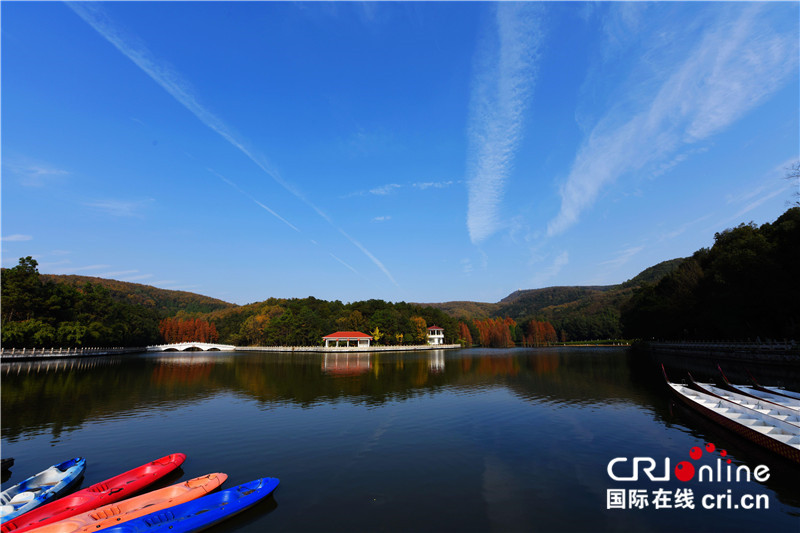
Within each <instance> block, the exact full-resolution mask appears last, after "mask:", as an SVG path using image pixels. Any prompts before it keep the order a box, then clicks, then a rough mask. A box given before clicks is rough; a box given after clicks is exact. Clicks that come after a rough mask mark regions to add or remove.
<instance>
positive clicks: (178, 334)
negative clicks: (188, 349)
mask: <svg viewBox="0 0 800 533" xmlns="http://www.w3.org/2000/svg"><path fill="white" fill-rule="evenodd" d="M158 331H159V333H161V337H162V338H163V339H164V342H167V343H176V342H217V341H218V340H219V334H218V333H217V328H216V326H214V324H213V323H212V322H207V321H205V320H202V319H199V318H189V319H181V318H165V319H163V320H161V322H159V325H158Z"/></svg>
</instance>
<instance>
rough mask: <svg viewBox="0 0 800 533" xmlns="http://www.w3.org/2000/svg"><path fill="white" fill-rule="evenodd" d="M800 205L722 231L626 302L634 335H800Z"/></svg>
mask: <svg viewBox="0 0 800 533" xmlns="http://www.w3.org/2000/svg"><path fill="white" fill-rule="evenodd" d="M798 272H800V207H793V208H790V209H789V210H787V211H786V212H785V213H784V214H783V215H781V216H780V217H779V218H778V219H777V220H776V221H775V222H773V223H766V224H763V225H762V226H760V227H759V226H757V225H755V224H753V223H750V224H741V225H739V226H737V227H735V228H732V229H728V230H725V231H722V232H720V233H717V234H716V235H715V236H714V245H713V246H712V247H711V248H702V249H700V250H698V251H697V252H695V253H694V254H693V255H692V256H691V257H688V258H686V259H685V260H683V261H682V262H681V263H680V265H679V266H678V268H677V269H676V270H674V271H673V272H671V273H670V274H668V275H666V276H665V277H663V278H662V279H661V280H660V281H659V282H657V283H650V284H645V285H643V286H642V287H641V288H640V289H638V290H637V291H636V292H635V293H634V295H633V296H632V298H631V299H630V300H629V301H628V302H627V303H626V304H625V305H624V306H623V309H622V323H623V325H624V328H625V334H626V335H627V336H629V337H631V338H645V339H649V338H660V339H686V340H700V339H731V340H733V339H740V340H748V339H749V340H751V341H755V340H757V339H759V338H760V339H762V340H765V339H767V338H771V339H787V338H794V339H798V338H800V276H799V275H798Z"/></svg>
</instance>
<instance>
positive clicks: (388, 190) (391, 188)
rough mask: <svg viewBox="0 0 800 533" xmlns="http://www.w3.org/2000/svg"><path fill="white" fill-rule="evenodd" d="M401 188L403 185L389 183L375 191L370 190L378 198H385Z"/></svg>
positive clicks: (376, 188)
mask: <svg viewBox="0 0 800 533" xmlns="http://www.w3.org/2000/svg"><path fill="white" fill-rule="evenodd" d="M400 187H402V185H399V184H397V183H389V184H388V185H382V186H380V187H375V188H374V189H370V190H369V193H370V194H375V195H378V196H385V195H387V194H392V193H393V192H395V191H396V190H397V189H399V188H400Z"/></svg>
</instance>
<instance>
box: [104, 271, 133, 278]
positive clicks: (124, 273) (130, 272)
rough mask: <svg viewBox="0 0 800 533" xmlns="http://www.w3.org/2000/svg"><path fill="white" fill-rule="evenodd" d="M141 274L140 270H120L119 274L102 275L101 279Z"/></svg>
mask: <svg viewBox="0 0 800 533" xmlns="http://www.w3.org/2000/svg"><path fill="white" fill-rule="evenodd" d="M137 272H139V271H138V270H119V271H117V272H104V273H102V274H100V276H101V277H104V278H113V277H115V276H126V275H128V274H136V273H137Z"/></svg>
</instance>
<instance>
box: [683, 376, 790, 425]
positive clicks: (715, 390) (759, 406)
mask: <svg viewBox="0 0 800 533" xmlns="http://www.w3.org/2000/svg"><path fill="white" fill-rule="evenodd" d="M689 377H690V378H691V375H690V376H689ZM692 383H693V384H694V385H696V386H697V387H699V388H700V389H702V391H703V392H707V393H708V394H710V395H712V396H719V397H720V398H722V399H724V400H728V401H729V402H733V403H735V404H738V405H741V406H743V407H747V408H749V409H753V410H754V411H758V412H759V413H762V414H765V415H769V416H771V417H773V418H777V419H778V420H782V421H784V422H788V423H789V424H792V425H794V426H797V427H798V428H800V410H797V409H791V408H789V407H786V406H784V405H781V404H779V403H775V402H771V401H768V400H764V399H761V398H754V397H753V396H748V395H746V394H740V393H738V392H734V391H731V390H726V389H723V388H720V387H717V386H716V385H712V384H710V383H697V382H696V381H694V380H692Z"/></svg>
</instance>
